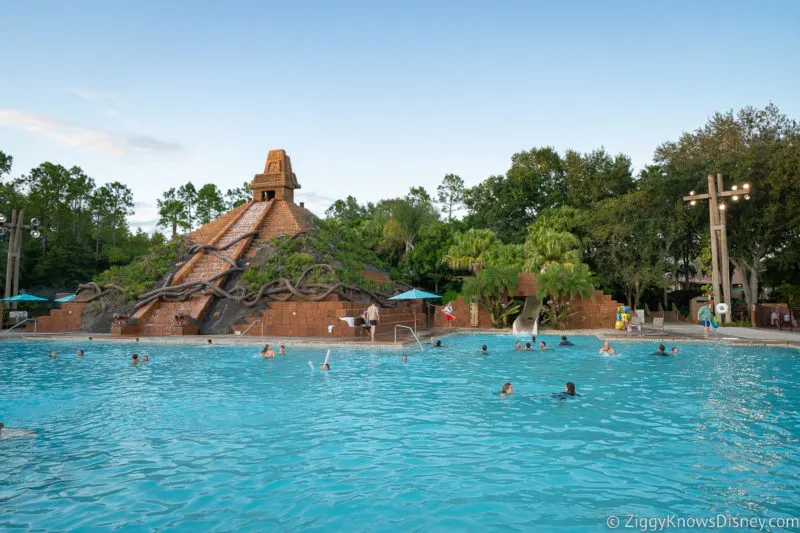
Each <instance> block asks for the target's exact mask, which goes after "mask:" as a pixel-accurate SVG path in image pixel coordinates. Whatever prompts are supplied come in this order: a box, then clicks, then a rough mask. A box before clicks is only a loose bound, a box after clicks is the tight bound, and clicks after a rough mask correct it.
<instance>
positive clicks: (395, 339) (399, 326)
mask: <svg viewBox="0 0 800 533" xmlns="http://www.w3.org/2000/svg"><path fill="white" fill-rule="evenodd" d="M397 328H406V329H407V330H408V331H410V332H411V334H412V335H413V336H414V339H415V340H416V341H417V344H419V349H420V350H422V351H423V352H424V351H425V348H423V347H422V343H421V342H419V337H417V333H416V332H415V331H414V328H412V327H411V326H404V325H402V324H395V325H394V342H395V344H397Z"/></svg>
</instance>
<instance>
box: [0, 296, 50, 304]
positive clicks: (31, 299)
mask: <svg viewBox="0 0 800 533" xmlns="http://www.w3.org/2000/svg"><path fill="white" fill-rule="evenodd" d="M0 301H2V302H46V301H47V298H41V297H39V296H34V295H33V294H17V295H16V296H12V297H11V298H3V299H2V300H0Z"/></svg>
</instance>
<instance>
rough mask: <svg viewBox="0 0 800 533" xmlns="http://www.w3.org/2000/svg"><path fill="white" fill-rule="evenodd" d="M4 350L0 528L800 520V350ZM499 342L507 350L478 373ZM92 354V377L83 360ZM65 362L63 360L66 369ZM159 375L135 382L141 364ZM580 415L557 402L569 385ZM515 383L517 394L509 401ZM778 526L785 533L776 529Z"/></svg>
mask: <svg viewBox="0 0 800 533" xmlns="http://www.w3.org/2000/svg"><path fill="white" fill-rule="evenodd" d="M543 338H544V339H545V340H546V341H548V344H549V345H551V346H552V348H551V349H550V350H549V351H547V352H541V351H539V350H538V349H537V350H536V351H533V352H518V351H514V350H513V344H514V341H515V338H513V337H510V336H495V335H491V336H490V335H461V336H457V337H451V338H448V339H445V340H444V343H445V344H446V346H445V347H444V348H441V349H426V350H425V352H424V353H421V352H420V350H419V348H418V347H417V348H413V347H409V348H408V354H409V360H408V362H405V363H403V362H401V361H400V352H399V351H397V350H392V349H368V348H364V349H352V348H335V350H334V352H333V353H332V356H331V366H332V370H331V371H330V372H328V373H324V372H320V371H312V370H311V369H310V368H309V366H308V363H307V362H308V361H309V360H312V361H313V362H314V364H315V366H318V365H319V363H320V362H321V361H322V359H323V358H324V350H323V349H309V348H292V347H290V350H289V354H288V355H287V356H283V357H281V356H279V358H278V359H277V360H274V361H270V360H264V359H262V358H261V357H259V355H258V348H257V347H215V348H206V347H204V346H176V345H165V344H146V343H141V344H138V345H134V344H128V343H107V344H106V343H98V342H86V343H83V344H76V343H72V342H70V343H48V342H42V341H33V342H25V343H23V342H14V341H7V342H3V343H0V421H3V422H5V424H6V425H7V426H8V427H13V428H22V429H30V430H33V431H35V435H34V436H31V437H27V438H17V439H10V440H9V439H6V440H0V529H4V528H6V529H12V528H20V529H23V530H24V529H27V530H31V531H45V530H48V531H55V530H79V531H104V530H110V529H119V530H121V531H142V530H153V531H165V530H169V531H281V532H291V531H348V532H351V531H374V532H383V531H386V532H390V531H391V532H395V531H420V532H422V531H425V532H428V531H451V530H457V531H487V530H505V531H546V530H553V529H558V530H560V531H576V532H577V531H607V528H606V517H608V516H609V515H619V516H620V517H623V520H624V516H625V515H626V514H635V515H638V516H641V517H651V516H665V515H669V514H674V515H682V516H715V515H717V514H719V513H731V514H735V515H737V516H766V517H788V516H800V496H798V492H799V491H798V488H800V484H798V481H799V478H798V475H800V467H799V466H798V453H799V450H800V449H799V448H798V437H800V415H799V414H798V407H799V406H800V392H799V391H798V381H799V380H800V357H798V352H797V351H795V350H791V349H779V348H750V347H730V346H718V345H714V344H690V343H686V344H685V345H682V346H681V349H682V351H681V353H680V354H679V355H677V356H675V357H656V356H653V355H651V352H652V351H653V349H654V345H651V344H635V343H630V344H623V343H620V344H619V345H618V349H619V351H620V352H622V353H623V354H624V355H623V356H622V357H618V358H609V357H604V356H600V355H597V352H596V350H597V348H598V346H599V343H598V342H597V340H596V339H594V338H591V337H583V338H575V339H574V341H575V343H576V346H574V347H571V348H558V347H555V344H557V339H556V338H554V337H543ZM482 343H486V344H488V345H489V348H490V353H489V354H488V355H480V354H478V353H477V347H478V346H479V345H480V344H482ZM81 347H82V348H85V349H86V356H85V357H84V358H82V359H79V358H77V357H76V356H75V355H74V354H75V351H76V350H77V349H78V348H81ZM50 349H55V350H57V351H58V353H59V356H58V357H57V358H56V359H50V358H48V356H47V354H48V353H49V351H50ZM134 350H135V351H137V352H139V353H140V354H141V353H147V354H149V355H150V357H151V360H150V362H148V363H146V364H140V365H138V366H132V365H130V364H129V355H130V353H131V352H132V351H134ZM568 380H569V381H573V382H575V383H576V384H577V388H578V392H579V393H580V394H582V396H581V397H580V398H571V399H568V400H558V399H554V398H552V397H551V393H553V392H557V391H560V390H562V389H563V387H564V383H565V382H566V381H568ZM506 381H510V382H512V383H513V385H514V387H515V388H516V390H517V391H518V392H517V393H515V394H513V395H510V396H508V397H502V396H500V395H498V394H497V392H498V391H499V389H500V387H501V386H502V384H503V383H504V382H506ZM773 530H775V529H773Z"/></svg>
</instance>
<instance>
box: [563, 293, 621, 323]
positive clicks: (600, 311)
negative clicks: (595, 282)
mask: <svg viewBox="0 0 800 533" xmlns="http://www.w3.org/2000/svg"><path fill="white" fill-rule="evenodd" d="M620 305H622V304H621V303H619V302H617V301H616V300H614V299H613V298H611V296H609V295H607V294H603V293H602V292H601V291H594V294H593V296H592V298H581V299H579V300H573V301H572V310H573V312H575V313H577V314H576V315H575V316H573V317H572V318H570V319H569V324H568V326H569V329H614V323H615V322H616V317H617V307H619V306H620Z"/></svg>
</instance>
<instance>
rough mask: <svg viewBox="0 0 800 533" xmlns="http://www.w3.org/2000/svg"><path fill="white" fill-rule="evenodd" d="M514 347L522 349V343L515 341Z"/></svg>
mask: <svg viewBox="0 0 800 533" xmlns="http://www.w3.org/2000/svg"><path fill="white" fill-rule="evenodd" d="M514 349H515V350H521V349H522V343H521V342H519V341H517V343H516V344H515V345H514Z"/></svg>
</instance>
